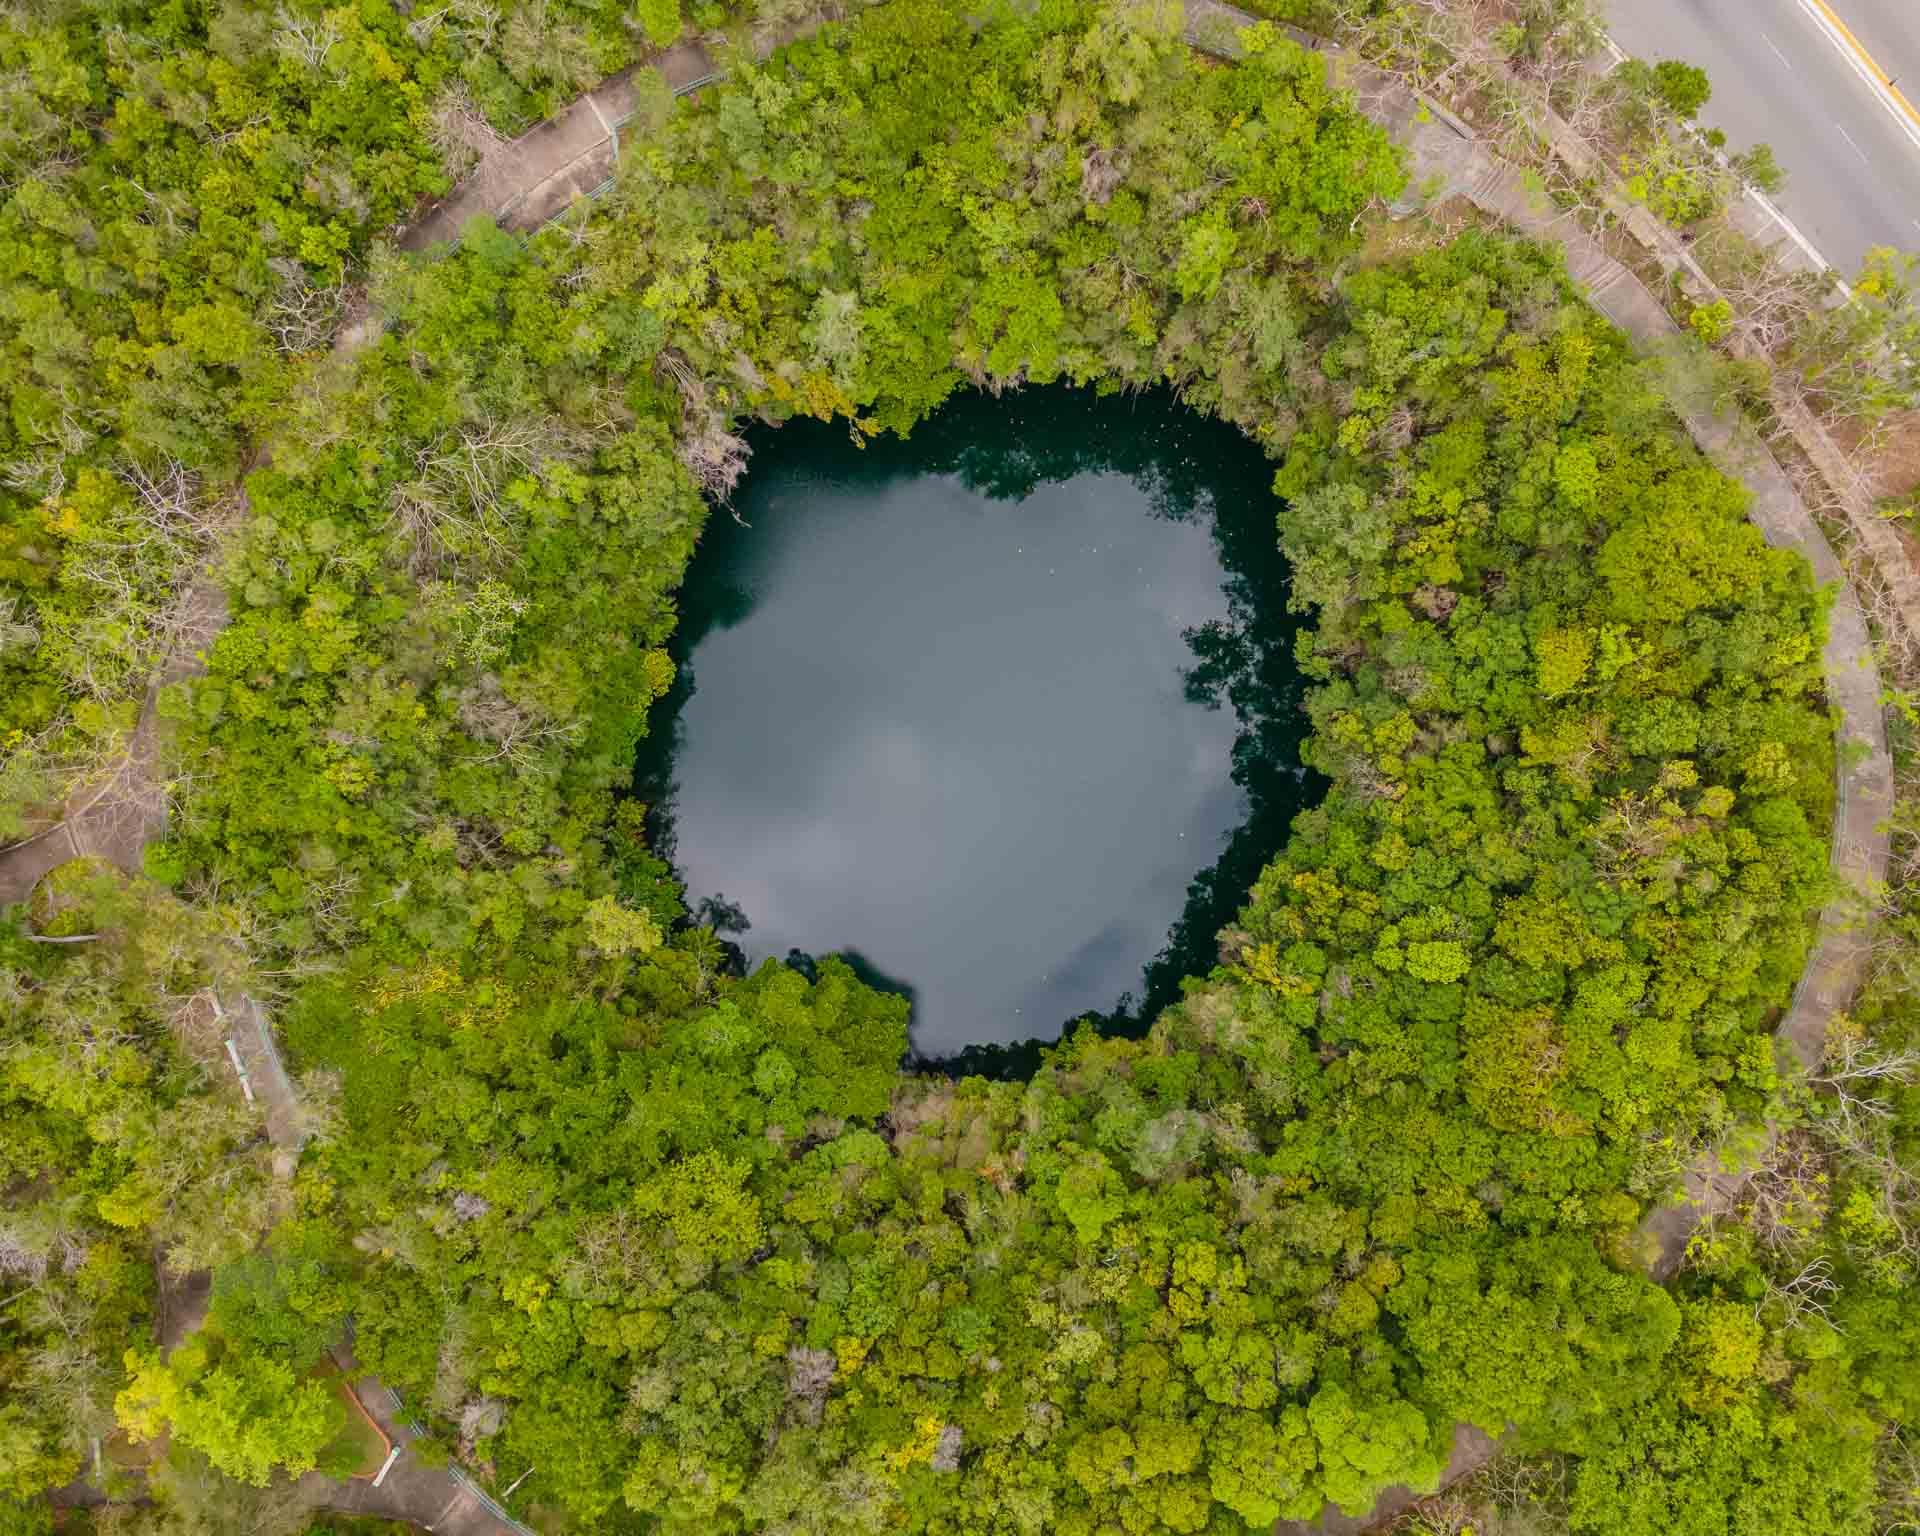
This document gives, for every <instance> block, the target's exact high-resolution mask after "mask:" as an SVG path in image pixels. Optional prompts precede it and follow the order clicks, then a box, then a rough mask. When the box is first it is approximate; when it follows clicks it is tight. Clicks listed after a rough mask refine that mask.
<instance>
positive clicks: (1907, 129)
mask: <svg viewBox="0 0 1920 1536" xmlns="http://www.w3.org/2000/svg"><path fill="white" fill-rule="evenodd" d="M1799 4H1800V9H1801V10H1803V11H1805V12H1806V13H1807V16H1808V17H1809V18H1810V19H1811V20H1812V22H1813V24H1814V25H1815V26H1816V27H1818V28H1819V29H1820V31H1821V32H1822V34H1824V36H1825V37H1826V39H1827V41H1828V42H1830V43H1832V44H1833V46H1834V47H1836V48H1838V49H1839V50H1840V56H1841V57H1842V58H1843V59H1845V60H1846V61H1847V63H1848V64H1849V65H1850V66H1851V67H1852V69H1853V72H1854V73H1855V74H1856V75H1858V76H1859V77H1860V78H1861V79H1862V80H1864V81H1866V82H1867V89H1868V90H1870V91H1871V92H1872V93H1873V99H1874V100H1875V101H1877V102H1879V103H1880V105H1881V106H1882V107H1884V108H1886V111H1887V116H1889V117H1891V118H1892V119H1893V120H1894V121H1895V122H1896V123H1898V124H1899V125H1900V131H1901V132H1902V133H1904V134H1905V135H1906V136H1907V137H1908V138H1909V139H1911V140H1912V141H1913V143H1914V145H1915V147H1916V148H1920V127H1915V126H1914V123H1913V120H1912V119H1911V118H1909V117H1908V116H1907V114H1906V113H1904V112H1902V111H1901V110H1900V104H1899V103H1898V102H1896V101H1895V100H1894V99H1893V97H1892V95H1891V94H1889V92H1888V91H1887V88H1886V87H1885V86H1884V85H1882V84H1881V83H1880V82H1879V81H1878V80H1877V79H1875V78H1874V75H1873V71H1872V70H1870V69H1868V68H1867V66H1866V65H1865V64H1864V63H1862V62H1861V59H1860V55H1859V54H1857V53H1855V52H1854V51H1853V49H1851V48H1850V47H1848V46H1847V40H1846V39H1845V38H1844V37H1842V36H1841V35H1840V34H1839V33H1838V32H1836V31H1834V30H1833V25H1832V23H1830V22H1829V21H1828V20H1827V18H1826V17H1824V16H1822V15H1821V14H1820V12H1819V10H1818V9H1817V8H1816V7H1815V6H1814V5H1813V3H1812V0H1799Z"/></svg>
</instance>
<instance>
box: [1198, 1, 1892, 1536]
mask: <svg viewBox="0 0 1920 1536" xmlns="http://www.w3.org/2000/svg"><path fill="white" fill-rule="evenodd" d="M1187 13H1188V17H1189V23H1188V41H1189V42H1190V43H1192V44H1193V45H1194V46H1195V47H1196V48H1200V49H1202V50H1204V51H1206V52H1210V53H1216V54H1219V55H1221V56H1223V57H1231V56H1232V54H1233V49H1234V45H1233V44H1232V43H1231V41H1230V40H1229V39H1230V38H1231V35H1232V32H1233V30H1234V29H1235V28H1237V27H1240V26H1247V25H1250V24H1252V22H1253V21H1254V20H1255V18H1254V17H1252V16H1249V15H1247V14H1246V13H1245V12H1242V11H1237V10H1234V9H1233V8H1231V7H1229V6H1226V5H1221V4H1219V3H1217V0H1189V3H1188V7H1187ZM1298 35H1299V34H1296V36H1298ZM1301 41H1303V42H1306V43H1308V45H1309V46H1317V40H1315V39H1310V38H1306V37H1301ZM1333 67H1334V69H1335V71H1336V74H1337V75H1338V76H1339V77H1340V78H1341V79H1342V80H1343V83H1345V84H1348V85H1350V86H1352V87H1355V88H1356V93H1357V94H1358V95H1359V96H1360V98H1361V99H1362V101H1363V102H1364V103H1365V107H1366V110H1367V112H1368V114H1369V115H1370V116H1372V117H1374V118H1375V119H1376V120H1377V121H1379V122H1381V123H1382V124H1383V125H1384V126H1386V127H1387V128H1388V129H1389V130H1390V131H1391V132H1392V133H1393V136H1394V137H1395V139H1397V140H1398V141H1399V142H1401V143H1402V144H1404V145H1406V147H1407V149H1408V152H1409V157H1410V160H1411V162H1412V163H1411V170H1412V172H1413V183H1414V185H1416V186H1422V187H1431V188H1433V189H1434V190H1433V191H1432V193H1431V198H1432V201H1434V202H1438V201H1440V200H1442V199H1444V198H1446V197H1450V196H1461V197H1465V198H1467V199H1468V200H1469V201H1471V202H1472V203H1473V205H1474V206H1475V207H1476V208H1479V209H1480V210H1481V211H1483V212H1485V213H1488V214H1490V215H1492V216H1493V217H1495V218H1497V219H1499V220H1500V221H1501V222H1502V223H1504V224H1507V225H1509V226H1511V227H1512V228H1514V229H1517V230H1519V231H1521V232H1523V233H1525V234H1529V235H1533V236H1535V237H1536V238H1539V239H1541V240H1547V241H1555V242H1558V243H1559V244H1560V245H1562V246H1563V247H1564V248H1565V251H1566V259H1567V268H1568V270H1569V272H1570V273H1571V274H1572V276H1573V278H1574V280H1575V281H1576V282H1577V283H1578V284H1579V285H1580V286H1581V287H1582V288H1583V289H1584V290H1585V291H1586V296H1587V300H1588V302H1589V303H1591V304H1592V305H1593V307H1594V308H1595V309H1597V310H1599V311H1600V313H1601V314H1603V315H1605V316H1606V317H1607V318H1608V319H1609V320H1611V321H1612V322H1613V323H1614V324H1615V325H1617V326H1619V327H1620V328H1621V329H1622V330H1623V331H1625V332H1626V333H1627V334H1628V335H1629V336H1631V337H1632V338H1633V339H1634V340H1635V341H1636V342H1638V343H1639V344H1640V345H1641V346H1642V347H1643V348H1645V349H1647V350H1648V352H1649V353H1651V354H1652V355H1653V356H1654V357H1655V358H1656V359H1659V358H1661V357H1663V356H1664V357H1665V358H1666V359H1667V360H1668V362H1669V364H1670V366H1669V367H1668V369H1667V374H1668V378H1667V383H1668V390H1667V393H1668V395H1669V398H1670V399H1672V401H1673V403H1674V410H1675V412H1676V414H1677V415H1678V416H1679V418H1680V420H1681V422H1682V423H1683V424H1684V425H1685V426H1686V428H1687V431H1688V432H1689V434H1691V436H1692V437H1693V439H1694V441H1695V442H1696V443H1697V444H1698V445H1699V447H1700V449H1701V451H1702V452H1703V453H1705V454H1706V455H1707V457H1708V458H1710V459H1711V460H1712V461H1713V462H1714V463H1715V464H1716V465H1717V466H1719V468H1720V469H1721V470H1722V471H1724V472H1725V473H1726V474H1728V475H1730V476H1732V477H1734V478H1735V479H1738V480H1740V481H1742V482H1743V483H1744V484H1745V485H1746V487H1747V489H1748V490H1749V492H1750V493H1751V496H1752V500H1751V504H1750V506H1749V508H1748V516H1749V517H1750V518H1752V520H1753V522H1754V523H1755V525H1756V526H1757V527H1758V528H1759V529H1760V531H1761V533H1762V534H1763V535H1764V536H1765V538H1766V540H1767V542H1768V543H1769V544H1772V545H1775V546H1776V547H1779V548H1784V549H1793V550H1797V551H1799V552H1800V554H1802V555H1803V556H1805V557H1806V560H1807V563H1808V564H1809V565H1810V566H1812V567H1813V573H1814V579H1815V580H1816V581H1818V582H1819V583H1820V584H1821V585H1823V586H1832V587H1834V588H1835V591H1836V596H1835V602H1834V605H1833V611H1832V613H1831V616H1830V617H1829V620H1828V632H1827V644H1826V650H1825V652H1824V655H1823V657H1822V661H1823V663H1824V668H1825V672H1826V683H1827V697H1828V700H1829V702H1830V703H1831V704H1832V705H1833V707H1834V708H1835V709H1836V711H1837V712H1838V714H1839V717H1840V724H1839V730H1838V733H1837V734H1838V742H1837V745H1838V747H1839V752H1838V754H1837V761H1836V770H1835V806H1834V823H1833V834H1832V844H1831V852H1830V861H1831V867H1832V870H1833V874H1834V877H1835V883H1836V894H1835V896H1834V898H1833V900H1832V901H1830V902H1829V904H1828V905H1827V907H1826V908H1825V910H1823V911H1822V912H1821V914H1820V918H1819V928H1818V935H1817V938H1816V941H1815V944H1814V948H1813V951H1812V953H1811V954H1810V955H1809V956H1808V960H1807V966H1806V970H1805V971H1804V973H1803V974H1802V976H1801V980H1800V985H1799V987H1798V988H1797V989H1796V990H1795V992H1794V996H1793V1002H1792V1004H1791V1006H1790V1007H1789V1008H1788V1010H1787V1012H1786V1015H1785V1017H1784V1018H1783V1019H1782V1020H1781V1022H1780V1024H1779V1027H1778V1029H1777V1030H1776V1039H1777V1040H1778V1041H1779V1042H1780V1044H1781V1045H1782V1046H1783V1047H1784V1048H1785V1049H1786V1050H1787V1051H1788V1052H1789V1053H1790V1054H1791V1055H1792V1057H1793V1059H1794V1060H1796V1061H1797V1062H1798V1063H1799V1064H1800V1065H1801V1066H1802V1067H1803V1068H1806V1067H1812V1066H1814V1065H1815V1064H1816V1063H1818V1061H1819V1060H1820V1056H1821V1052H1822V1050H1823V1048H1824V1044H1825V1041H1826V1035H1827V1027H1828V1025H1829V1024H1830V1023H1831V1021H1832V1019H1833V1016H1834V1015H1835V1014H1836V1013H1837V1012H1839V1011H1840V1010H1841V1009H1844V1008H1845V1007H1846V1006H1847V1005H1848V1003H1849V1002H1851V1000H1852V998H1853V995H1854V993H1855V991H1856V990H1858V988H1859V985H1860V983H1861V981H1862V980H1863V979H1864V977H1865V974H1866V964H1867V943H1866V939H1865V936H1864V935H1863V933H1862V932H1861V924H1862V922H1863V920H1864V919H1865V918H1866V917H1867V916H1868V914H1869V913H1870V912H1871V911H1872V908H1873V905H1874V901H1875V897H1876V892H1877V891H1878V889H1879V888H1880V887H1881V886H1883V885H1884V883H1885V881H1886V874H1887V859H1888V851H1889V837H1888V823H1889V819H1890V817H1891V815H1892V811H1893V759H1892V756H1891V755H1890V753H1889V751H1888V747H1887V732H1886V720H1885V716H1884V714H1883V713H1882V709H1881V704H1880V674H1879V669H1878V667H1877V666H1876V664H1875V662H1874V651H1873V643H1872V636H1871V634H1870V632H1869V630H1868V627H1867V621H1866V615H1865V614H1864V612H1863V611H1862V610H1861V607H1860V602H1859V599H1858V598H1857V597H1856V596H1855V594H1854V591H1853V589H1852V587H1851V586H1849V585H1848V583H1847V579H1846V571H1845V569H1844V568H1843V567H1842V565H1841V563H1840V561H1839V559H1838V558H1837V557H1836V556H1835V554H1834V552H1833V548H1832V546H1831V545H1830V544H1828V542H1827V539H1826V536H1825V535H1824V534H1823V533H1822V532H1821V530H1820V526H1819V524H1818V523H1817V522H1816V521H1815V520H1814V517H1813V514H1812V513H1811V512H1809V511H1808V510H1807V507H1806V505H1805V504H1804V503H1803V502H1802V501H1801V499H1800V496H1799V494H1798V493H1797V492H1796V491H1795V490H1794V488H1793V484H1792V482H1791V481H1789V480H1788V478H1787V476H1786V474H1785V473H1784V472H1783V471H1782V470H1781V468H1780V466H1779V464H1778V463H1776V462H1775V460H1774V458H1773V456H1772V455H1771V454H1770V453H1769V452H1768V451H1767V449H1766V446H1765V445H1764V444H1763V443H1762V442H1761V441H1760V439H1759V438H1758V437H1757V436H1756V435H1755V434H1754V433H1753V432H1752V431H1751V430H1750V429H1748V428H1747V427H1746V426H1745V425H1744V424H1743V423H1739V422H1736V421H1734V420H1730V419H1728V418H1725V417H1721V416H1718V415H1716V414H1715V413H1714V412H1713V411H1712V410H1711V409H1709V408H1707V407H1705V406H1704V405H1696V404H1690V403H1689V396H1690V395H1697V394H1698V391H1697V390H1689V389H1688V388H1687V387H1686V385H1685V383H1684V381H1683V380H1682V378H1681V376H1680V369H1679V367H1678V366H1674V365H1677V363H1678V361H1679V358H1680V356H1681V354H1680V353H1679V351H1678V349H1677V346H1676V343H1677V342H1678V339H1679V338H1680V335H1681V332H1680V327H1679V326H1678V324H1676V323H1675V321H1674V320H1673V318H1672V317H1671V316H1670V315H1668V313H1667V312H1666V310H1665V309H1664V308H1663V307H1662V306H1661V304H1660V303H1659V301H1658V300H1656V299H1655V298H1654V296H1653V295H1652V294H1651V293H1649V292H1648V291H1647V290H1646V288H1645V287H1644V286H1642V284H1641V283H1640V281H1639V279H1638V278H1636V277H1635V276H1634V275H1633V274H1632V273H1631V272H1630V271H1628V270H1627V268H1625V267H1624V266H1622V265H1621V264H1620V263H1619V262H1617V261H1615V260H1614V259H1613V258H1612V257H1611V256H1609V255H1608V254H1607V253H1606V251H1605V250H1603V249H1602V248H1601V246H1600V244H1599V242H1598V241H1596V240H1595V239H1593V237H1592V236H1590V235H1589V234H1587V232H1586V231H1585V230H1584V229H1583V228H1581V227H1580V226H1579V225H1578V224H1576V223H1575V222H1574V221H1573V220H1571V219H1569V218H1567V217H1566V216H1565V215H1563V214H1562V213H1560V212H1559V211H1558V210H1557V209H1555V208H1554V207H1553V205H1552V203H1551V202H1550V201H1548V200H1547V199H1545V198H1544V197H1542V196H1539V195H1538V194H1536V193H1535V192H1533V191H1532V190H1530V189H1529V187H1528V179H1527V178H1526V177H1525V176H1524V175H1523V173H1522V172H1521V171H1520V170H1519V169H1517V168H1516V167H1514V166H1512V165H1509V164H1507V163H1505V162H1504V161H1502V160H1500V159H1499V158H1498V157H1496V156H1495V155H1494V154H1493V153H1492V152H1491V151H1490V150H1489V149H1488V148H1487V147H1486V146H1485V145H1484V144H1482V143H1480V142H1478V141H1477V140H1475V139H1473V138H1472V137H1471V136H1470V135H1468V134H1466V133H1464V132H1462V130H1461V129H1460V128H1459V127H1456V126H1452V125H1450V123H1449V121H1448V119H1449V118H1450V116H1451V114H1447V113H1443V112H1434V111H1432V110H1431V109H1430V105H1429V109H1428V110H1422V103H1421V102H1420V101H1419V100H1418V99H1417V98H1416V97H1415V96H1414V95H1413V94H1412V92H1410V91H1408V90H1406V89H1405V88H1404V87H1402V86H1400V85H1399V84H1397V83H1396V82H1394V81H1392V80H1389V79H1388V78H1387V77H1386V76H1384V75H1382V74H1380V73H1379V72H1377V71H1373V70H1370V69H1368V68H1367V67H1366V66H1365V65H1364V64H1361V63H1360V62H1359V61H1358V60H1355V59H1353V58H1351V57H1349V56H1345V55H1341V56H1339V57H1338V58H1336V60H1335V61H1334V64H1333ZM1773 1136H1774V1131H1773V1127H1772V1126H1771V1125H1769V1126H1768V1127H1767V1128H1766V1130H1765V1134H1764V1137H1763V1139H1762V1141H1761V1144H1760V1146H1759V1147H1758V1148H1756V1149H1755V1153H1754V1155H1756V1156H1757V1155H1758V1154H1760V1153H1763V1152H1764V1151H1765V1149H1766V1148H1767V1147H1769V1146H1771V1144H1772V1141H1773ZM1746 1166H1749V1167H1750V1166H1752V1164H1751V1162H1748V1163H1747V1164H1746ZM1743 1177H1744V1175H1743V1174H1742V1172H1741V1171H1740V1169H1739V1168H1736V1167H1729V1166H1726V1165H1724V1164H1723V1161H1722V1159H1721V1157H1720V1156H1719V1155H1718V1154H1717V1153H1713V1154H1710V1155H1708V1156H1706V1157H1703V1158H1702V1159H1701V1160H1700V1161H1699V1162H1697V1163H1696V1164H1695V1165H1694V1166H1693V1167H1692V1168H1691V1169H1689V1170H1688V1172H1687V1174H1686V1177H1685V1193H1684V1195H1683V1197H1682V1198H1681V1199H1680V1200H1678V1201H1676V1202H1675V1203H1674V1204H1671V1205H1668V1206H1665V1207H1663V1208H1662V1209H1660V1210H1657V1211H1655V1212H1653V1213H1652V1215H1651V1216H1650V1217H1649V1218H1648V1219H1647V1221H1646V1223H1645V1228H1644V1230H1645V1231H1646V1232H1647V1233H1648V1234H1649V1235H1650V1236H1652V1237H1653V1238H1654V1239H1655V1241H1656V1242H1657V1244H1658V1253H1659V1258H1658V1260H1657V1261H1656V1263H1655V1264H1654V1273H1655V1274H1656V1275H1657V1276H1659V1277H1660V1278H1662V1279H1664V1278H1666V1277H1667V1276H1669V1275H1671V1274H1672V1273H1673V1272H1674V1270H1676V1269H1677V1268H1678V1267H1679V1264H1680V1261H1681V1259H1682V1258H1683V1257H1684V1256H1685V1253H1686V1247H1687V1242H1688V1240H1689V1239H1690V1238H1691V1237H1692V1235H1693V1232H1694V1229H1695V1228H1696V1227H1697V1226H1698V1225H1699V1224H1700V1222H1701V1221H1702V1220H1703V1219H1704V1218H1705V1217H1706V1216H1707V1215H1709V1214H1712V1213H1716V1212H1720V1211H1724V1210H1726V1209H1728V1208H1730V1207H1731V1205H1732V1204H1733V1202H1734V1200H1735V1198H1736V1197H1737V1195H1738V1193H1739V1189H1740V1185H1741V1183H1742V1182H1743ZM1495 1449H1496V1443H1495V1441H1494V1439H1493V1438H1492V1437H1491V1436H1489V1435H1487V1434H1485V1433H1484V1432H1482V1431H1480V1430H1477V1429H1475V1428H1473V1426H1471V1425H1466V1424H1462V1425H1457V1426H1456V1427H1455V1429H1454V1437H1453V1450H1452V1454H1451V1456H1450V1457H1449V1459H1448V1462H1447V1467H1446V1471H1445V1473H1444V1475H1443V1485H1444V1483H1447V1482H1452V1481H1454V1480H1455V1479H1457V1478H1460V1477H1463V1476H1465V1475H1467V1474H1468V1473H1470V1472H1472V1471H1474V1470H1475V1469H1477V1468H1478V1467H1480V1466H1481V1465H1483V1464H1484V1463H1485V1462H1486V1461H1487V1460H1488V1459H1490V1458H1491V1457H1492V1455H1493V1454H1494V1451H1495ZM1415 1500H1416V1496H1415V1495H1414V1494H1413V1493H1412V1491H1411V1490H1409V1489H1406V1488H1404V1487H1401V1488H1392V1489H1389V1490H1388V1491H1387V1492H1386V1493H1385V1494H1383V1495H1382V1496H1381V1498H1380V1500H1379V1502H1378V1503H1377V1504H1376V1505H1375V1506H1374V1508H1373V1509H1372V1510H1371V1511H1369V1512H1368V1513H1367V1514H1365V1515H1362V1516H1359V1517H1351V1516H1347V1515H1343V1514H1341V1513H1340V1512H1339V1511H1338V1510H1337V1509H1335V1508H1333V1507H1332V1506H1331V1505H1329V1506H1328V1507H1327V1509H1326V1510H1324V1511H1323V1512H1322V1514H1321V1516H1320V1518H1319V1519H1318V1520H1317V1521H1313V1522H1305V1521H1300V1522H1290V1521H1283V1522H1281V1524H1280V1525H1279V1526H1277V1527H1276V1528H1275V1529H1276V1532H1277V1533H1279V1536H1310V1533H1313V1532H1316V1531H1317V1532H1325V1533H1327V1536H1346V1533H1352V1532H1359V1531H1365V1530H1370V1529H1372V1528H1374V1527H1376V1526H1378V1525H1380V1524H1381V1523H1382V1522H1384V1521H1385V1520H1387V1519H1389V1518H1391V1517H1392V1516H1394V1515H1396V1514H1398V1513H1400V1512H1401V1511H1402V1510H1404V1509H1406V1508H1407V1507H1408V1506H1409V1505H1411V1504H1413V1503H1414V1502H1415Z"/></svg>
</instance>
